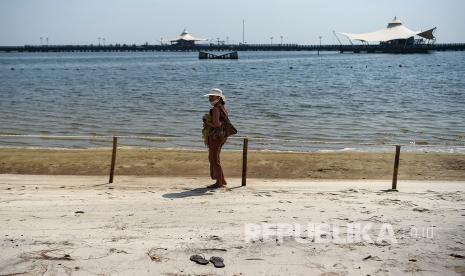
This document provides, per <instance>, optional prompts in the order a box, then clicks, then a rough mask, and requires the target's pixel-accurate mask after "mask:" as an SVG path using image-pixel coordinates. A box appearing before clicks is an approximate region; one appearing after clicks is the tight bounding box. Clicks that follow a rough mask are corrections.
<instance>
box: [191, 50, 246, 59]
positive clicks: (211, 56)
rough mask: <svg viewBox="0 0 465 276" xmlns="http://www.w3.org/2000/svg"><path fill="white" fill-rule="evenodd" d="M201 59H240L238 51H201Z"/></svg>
mask: <svg viewBox="0 0 465 276" xmlns="http://www.w3.org/2000/svg"><path fill="white" fill-rule="evenodd" d="M199 59H239V55H238V54H237V51H234V52H230V53H226V54H222V55H215V54H212V53H207V52H202V51H200V52H199Z"/></svg>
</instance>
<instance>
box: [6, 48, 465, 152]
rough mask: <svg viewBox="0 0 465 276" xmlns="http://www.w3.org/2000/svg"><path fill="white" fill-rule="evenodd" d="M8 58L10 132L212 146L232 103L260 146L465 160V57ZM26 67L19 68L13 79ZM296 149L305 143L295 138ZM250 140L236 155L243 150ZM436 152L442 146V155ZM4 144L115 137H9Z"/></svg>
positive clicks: (76, 143)
mask: <svg viewBox="0 0 465 276" xmlns="http://www.w3.org/2000/svg"><path fill="white" fill-rule="evenodd" d="M239 56H240V60H237V61H232V60H209V61H206V60H202V61H199V60H198V59H197V53H0V134H34V135H73V136H76V135H77V136H80V135H109V136H113V135H122V136H167V137H173V138H169V139H166V140H159V139H149V138H144V139H134V138H125V139H124V138H123V139H121V140H120V143H121V145H124V146H140V147H157V148H191V149H202V148H204V146H203V143H202V138H201V128H202V119H201V118H202V115H203V114H204V113H205V112H207V111H208V110H209V108H210V105H209V103H208V101H207V99H206V98H204V97H202V96H203V94H205V93H207V92H208V90H209V89H210V88H212V87H218V88H221V89H222V90H223V91H224V93H225V94H226V96H227V97H228V101H227V107H228V109H229V110H230V113H231V120H232V122H233V123H234V124H235V125H236V127H237V128H238V129H239V134H238V135H240V136H250V137H262V138H271V139H272V140H255V141H253V140H252V141H251V142H250V148H252V149H267V150H290V151H321V150H363V151H365V150H368V151H372V150H375V151H379V150H384V149H391V148H392V147H391V146H390V145H392V144H396V143H400V144H403V145H408V146H407V147H406V148H407V149H408V150H414V151H423V150H428V151H430V150H431V151H433V150H438V151H453V152H465V150H464V149H465V53H464V52H437V53H432V54H416V55H388V54H339V53H324V54H322V55H320V56H317V55H316V53H313V52H240V53H239ZM12 68H14V70H12ZM294 140H304V141H303V142H301V141H294ZM240 144H241V141H240V139H237V138H236V139H231V141H230V143H229V144H228V146H227V147H226V148H228V149H240ZM432 145H438V146H437V147H436V146H434V147H432ZM0 146H20V147H23V146H25V147H35V146H40V147H42V146H43V147H65V148H87V147H101V146H110V140H109V139H106V140H95V139H88V140H86V139H84V140H82V139H63V138H61V139H51V138H34V137H28V138H19V137H0Z"/></svg>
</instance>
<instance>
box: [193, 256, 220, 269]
mask: <svg viewBox="0 0 465 276" xmlns="http://www.w3.org/2000/svg"><path fill="white" fill-rule="evenodd" d="M190 260H191V261H193V262H196V263H198V264H201V265H206V264H208V263H209V261H208V260H207V259H205V257H203V256H200V255H192V256H191V257H190ZM210 262H211V263H212V264H213V265H214V266H215V267H218V268H221V267H224V260H223V258H221V257H216V256H212V257H211V258H210Z"/></svg>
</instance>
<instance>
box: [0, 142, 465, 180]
mask: <svg viewBox="0 0 465 276" xmlns="http://www.w3.org/2000/svg"><path fill="white" fill-rule="evenodd" d="M221 158H222V163H223V166H224V171H225V175H226V177H240V176H241V169H242V153H241V152H232V151H224V152H223V153H222V155H221ZM110 159H111V149H89V150H53V149H10V148H1V149H0V174H5V173H14V174H46V175H107V174H108V172H109V170H110ZM393 164H394V150H393V152H389V153H363V152H331V153H329V152H328V153H286V152H259V151H249V154H248V177H250V178H312V179H391V178H392V171H393ZM208 170H209V165H208V153H207V152H206V151H189V150H161V149H118V153H117V160H116V175H117V176H118V175H139V176H208V175H209V171H208ZM399 179H403V180H408V179H410V180H465V154H452V153H435V152H428V153H408V152H402V153H401V157H400V168H399Z"/></svg>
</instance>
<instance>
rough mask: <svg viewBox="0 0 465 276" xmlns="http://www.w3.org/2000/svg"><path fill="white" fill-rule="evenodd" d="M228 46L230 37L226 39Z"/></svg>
mask: <svg viewBox="0 0 465 276" xmlns="http://www.w3.org/2000/svg"><path fill="white" fill-rule="evenodd" d="M226 44H227V45H229V36H227V37H226Z"/></svg>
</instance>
